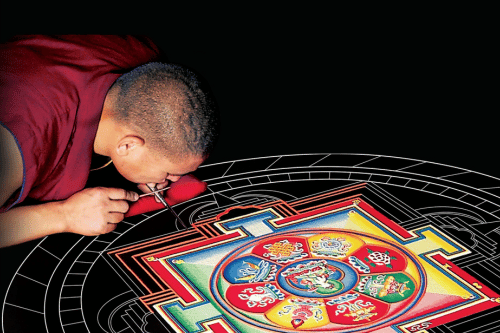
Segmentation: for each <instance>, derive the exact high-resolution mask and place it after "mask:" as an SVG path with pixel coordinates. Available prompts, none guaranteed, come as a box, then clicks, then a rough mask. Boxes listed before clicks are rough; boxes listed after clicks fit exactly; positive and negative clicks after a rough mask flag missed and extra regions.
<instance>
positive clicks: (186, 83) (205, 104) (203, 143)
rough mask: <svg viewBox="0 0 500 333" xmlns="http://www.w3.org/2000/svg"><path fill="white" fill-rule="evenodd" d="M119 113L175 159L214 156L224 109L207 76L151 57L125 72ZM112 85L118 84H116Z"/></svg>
mask: <svg viewBox="0 0 500 333" xmlns="http://www.w3.org/2000/svg"><path fill="white" fill-rule="evenodd" d="M113 87H117V88H118V94H117V98H116V102H115V105H114V108H113V109H114V111H113V116H114V118H115V119H116V120H117V121H119V122H121V123H123V124H124V125H126V126H128V127H130V128H132V129H134V130H136V131H137V132H138V133H139V134H140V135H141V136H142V137H143V138H144V139H145V140H146V142H147V143H148V144H149V145H150V146H151V147H152V148H153V149H154V150H155V151H156V152H158V153H160V154H163V155H165V156H168V157H170V158H172V159H174V160H175V159H179V158H182V157H183V156H186V155H189V154H191V155H198V156H208V154H209V153H210V152H211V151H212V150H213V148H214V145H215V142H216V141H217V138H218V135H219V122H220V120H219V111H218V107H217V105H216V102H215V99H214V97H213V94H212V92H211V90H210V88H209V86H208V84H207V83H206V82H205V80H204V79H203V78H202V77H201V76H200V75H199V74H197V73H195V72H194V71H193V70H191V69H188V68H186V67H183V66H180V65H176V64H167V63H160V62H150V63H147V64H145V65H142V66H139V67H137V68H135V69H133V70H132V71H130V72H128V73H126V74H123V75H122V76H120V77H119V78H118V79H117V80H116V81H115V83H114V85H113ZM113 87H112V89H113Z"/></svg>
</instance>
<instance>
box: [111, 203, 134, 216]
mask: <svg viewBox="0 0 500 333" xmlns="http://www.w3.org/2000/svg"><path fill="white" fill-rule="evenodd" d="M129 207H130V205H129V204H128V202H127V201H125V200H111V202H110V204H109V208H108V209H109V212H110V213H122V214H125V213H126V212H128V208H129Z"/></svg>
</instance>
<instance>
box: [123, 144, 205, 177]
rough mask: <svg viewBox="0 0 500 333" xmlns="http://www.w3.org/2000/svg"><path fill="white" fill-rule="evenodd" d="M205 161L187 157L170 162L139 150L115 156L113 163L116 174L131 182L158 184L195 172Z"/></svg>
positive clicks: (146, 151)
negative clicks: (118, 173)
mask: <svg viewBox="0 0 500 333" xmlns="http://www.w3.org/2000/svg"><path fill="white" fill-rule="evenodd" d="M205 159H206V158H205V157H201V156H193V155H188V156H187V157H186V158H184V159H182V160H180V161H177V162H172V161H170V160H169V159H168V158H166V157H158V156H157V155H155V154H152V153H151V152H150V151H149V150H148V149H141V150H139V151H137V152H136V153H135V154H130V155H127V156H117V157H115V158H114V159H113V163H114V164H115V167H116V169H117V170H118V172H120V174H121V175H122V176H123V177H125V178H126V179H128V180H129V181H131V182H134V183H137V184H146V183H155V184H160V183H164V182H165V181H171V182H175V181H177V180H178V179H179V178H180V177H181V176H183V175H185V174H188V173H190V172H193V171H195V170H196V169H197V168H198V167H199V166H200V165H201V164H202V163H203V161H205Z"/></svg>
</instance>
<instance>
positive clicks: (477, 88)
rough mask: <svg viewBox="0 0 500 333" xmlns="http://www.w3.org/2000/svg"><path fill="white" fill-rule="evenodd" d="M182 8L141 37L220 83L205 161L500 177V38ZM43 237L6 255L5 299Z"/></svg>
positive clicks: (450, 29) (420, 25)
mask: <svg viewBox="0 0 500 333" xmlns="http://www.w3.org/2000/svg"><path fill="white" fill-rule="evenodd" d="M179 15H180V16H181V17H180V19H178V20H176V22H175V23H172V22H170V21H169V20H168V19H165V21H164V22H161V23H160V24H155V28H154V29H151V30H149V31H141V32H140V34H146V35H149V36H150V37H151V38H152V39H153V40H155V41H156V43H157V44H158V46H159V47H160V48H161V49H162V50H163V51H164V53H165V54H166V55H167V58H168V60H169V61H170V62H173V63H177V64H181V65H184V66H188V67H190V68H192V69H194V70H195V71H197V72H199V73H200V74H201V75H202V76H203V77H204V78H205V79H206V80H207V81H208V82H209V84H210V86H211V88H212V90H213V92H214V94H215V97H216V99H217V102H218V105H219V107H220V112H221V119H222V128H221V137H220V140H219V142H218V144H217V147H216V149H215V151H214V152H213V154H212V155H211V156H210V158H209V159H208V160H207V162H206V163H218V162H223V161H231V160H237V159H246V158H254V157H262V156H274V155H286V154H307V153H360V154H376V155H388V156H398V157H404V158H411V159H418V160H424V161H431V162H436V163H442V164H447V165H452V166H456V167H460V168H464V169H468V170H472V171H476V172H481V173H485V174H488V175H491V176H495V177H500V168H499V167H498V157H497V156H498V154H497V151H498V148H497V142H498V138H497V133H498V130H497V127H498V122H497V118H496V117H495V116H496V114H497V113H498V103H496V101H494V96H495V95H496V94H497V92H496V90H497V89H495V88H494V83H495V79H494V78H495V76H494V74H493V73H492V68H493V61H492V60H491V57H492V54H493V51H492V50H493V46H492V44H493V43H491V42H489V41H488V40H487V39H486V38H484V37H483V36H484V35H483V34H482V33H477V32H474V31H471V30H470V29H469V26H465V27H464V28H460V27H458V26H456V25H446V24H443V25H442V26H441V27H439V28H438V29H424V27H426V26H427V24H428V22H427V21H425V20H424V21H418V22H416V23H417V24H416V25H415V26H414V27H412V28H408V29H402V28H401V26H399V25H397V24H394V25H391V24H389V25H388V24H386V23H380V26H383V28H380V26H379V25H378V24H377V23H372V24H371V25H366V26H363V27H362V28H359V23H358V22H354V21H353V22H351V23H349V24H347V25H345V26H341V25H338V24H334V23H332V22H333V21H334V19H333V18H321V19H316V18H315V17H314V16H312V17H308V18H307V19H304V17H303V16H296V17H289V18H288V19H286V20H276V19H275V18H273V17H271V18H268V19H264V20H262V17H261V16H259V15H257V16H255V17H250V18H248V19H246V20H243V21H239V19H238V18H236V19H233V20H231V21H223V22H222V21H219V20H217V19H216V18H212V17H209V18H207V19H205V20H203V21H198V20H193V18H190V17H186V20H185V24H179V22H180V21H182V15H185V13H180V14H179ZM186 15H187V14H186ZM193 22H196V26H193ZM17 27H19V25H18V26H17ZM11 30H12V31H11ZM11 30H9V29H7V30H5V26H4V27H2V37H1V38H2V40H5V39H7V38H8V37H9V36H10V35H11V34H12V32H16V33H17V32H18V31H16V30H15V28H14V29H11ZM21 31H22V29H21ZM22 32H23V33H24V32H26V31H22ZM30 32H32V31H30ZM120 33H123V31H120ZM493 101H494V102H495V103H493ZM36 243H37V242H36V241H35V242H31V243H28V244H23V245H20V246H17V247H16V248H15V249H14V251H12V249H11V251H8V252H6V251H3V252H4V253H5V255H4V254H2V253H0V254H2V258H1V260H2V263H1V265H2V266H1V267H2V268H0V270H1V271H2V273H1V277H2V279H1V280H2V283H1V292H0V296H1V294H2V293H3V292H5V289H6V287H7V286H8V283H9V282H10V279H11V277H12V274H14V273H15V271H16V269H17V267H18V266H19V263H20V262H21V261H22V258H24V256H26V255H27V254H28V253H29V250H30V248H32V247H33V246H34V245H35V244H36ZM2 299H3V297H2Z"/></svg>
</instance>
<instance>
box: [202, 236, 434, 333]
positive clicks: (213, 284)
mask: <svg viewBox="0 0 500 333" xmlns="http://www.w3.org/2000/svg"><path fill="white" fill-rule="evenodd" d="M328 232H343V233H350V234H353V235H357V236H362V237H367V238H372V239H375V240H378V241H381V242H384V243H387V244H389V245H391V246H394V247H396V248H397V249H398V250H400V251H402V252H403V253H404V254H405V255H406V256H407V257H408V258H410V259H411V260H412V262H413V263H414V264H415V266H416V267H417V269H418V273H419V279H420V288H419V289H418V291H417V293H416V295H415V297H414V298H413V300H412V302H411V303H410V304H408V305H407V306H406V307H404V308H402V309H400V310H399V311H398V312H396V313H394V314H393V315H392V316H390V317H388V318H384V319H383V320H381V321H378V322H375V323H374V324H372V325H369V323H367V324H368V326H362V327H357V328H354V327H353V328H349V329H345V330H340V331H335V332H339V333H347V332H360V331H364V330H367V329H372V328H375V327H377V326H380V325H382V324H385V323H387V322H389V321H391V320H393V319H394V318H396V317H397V316H399V315H400V314H401V313H403V312H405V311H407V310H408V309H411V308H412V307H413V306H415V304H416V303H417V302H418V301H419V300H420V297H421V296H422V295H423V293H424V291H425V289H426V286H427V279H426V275H425V273H424V270H423V267H422V265H421V264H420V262H419V261H418V260H417V259H416V258H415V257H414V255H413V254H412V253H410V252H409V251H407V250H406V249H404V248H403V247H401V245H400V244H396V243H394V242H390V241H388V240H386V239H382V238H380V237H377V236H375V235H369V234H365V233H362V232H356V231H350V230H348V231H346V230H344V229H299V230H294V231H284V232H279V233H274V234H271V235H266V236H262V237H258V238H254V239H252V240H250V241H249V242H248V243H245V244H244V245H241V246H240V247H238V248H236V249H234V250H233V251H231V252H230V253H228V254H227V255H226V256H224V258H222V259H221V260H220V261H219V263H218V264H217V266H216V267H215V269H214V271H213V272H212V275H211V276H210V293H211V295H212V297H213V298H214V300H215V301H216V302H217V303H218V304H219V305H220V306H221V307H222V309H223V310H225V311H226V313H227V314H229V315H231V316H233V317H235V318H237V319H239V320H242V321H244V322H246V323H248V324H250V325H253V326H256V327H262V328H265V329H267V330H271V331H275V332H287V333H292V332H296V330H290V329H287V328H284V327H278V326H271V325H266V324H263V323H261V322H258V321H256V320H253V319H251V318H249V317H246V316H244V315H242V314H241V313H240V312H239V311H238V310H235V309H234V308H233V306H232V305H230V304H228V303H227V302H226V301H225V300H224V298H223V297H221V295H219V292H218V290H217V281H218V280H219V278H221V276H222V268H223V267H224V266H225V263H226V262H227V261H229V260H231V259H232V258H235V257H238V256H239V255H240V254H241V253H242V252H244V251H245V250H248V249H249V248H250V247H253V246H255V245H256V244H257V243H260V242H261V241H263V240H265V239H267V238H273V237H276V236H283V235H287V234H291V235H293V236H298V235H302V234H311V233H328ZM325 298H327V297H325ZM308 331H309V332H318V331H315V330H308ZM332 332H334V331H332Z"/></svg>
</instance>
